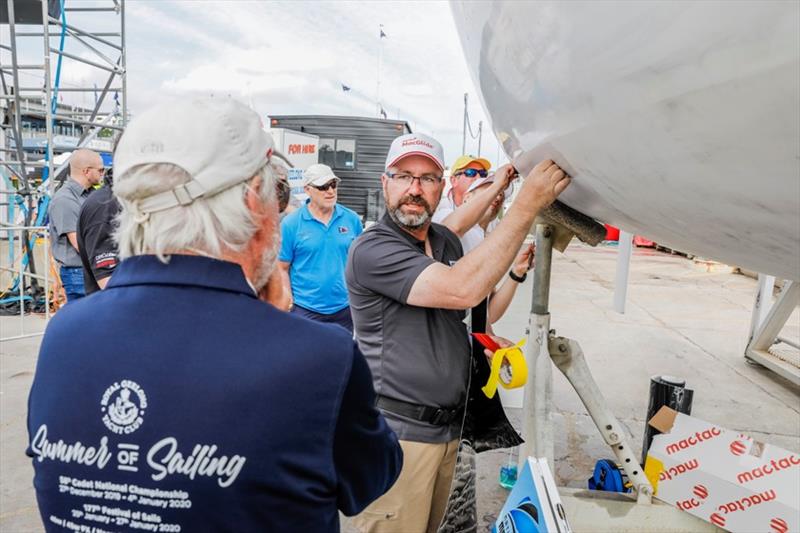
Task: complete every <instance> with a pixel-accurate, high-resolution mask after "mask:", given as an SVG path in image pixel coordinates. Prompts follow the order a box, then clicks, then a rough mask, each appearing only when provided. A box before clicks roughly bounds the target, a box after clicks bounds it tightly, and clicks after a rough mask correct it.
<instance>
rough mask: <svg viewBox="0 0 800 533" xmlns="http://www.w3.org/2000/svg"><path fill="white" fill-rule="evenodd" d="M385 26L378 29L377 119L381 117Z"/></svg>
mask: <svg viewBox="0 0 800 533" xmlns="http://www.w3.org/2000/svg"><path fill="white" fill-rule="evenodd" d="M384 35H385V34H384V33H383V24H380V25H379V27H378V73H377V76H376V78H377V86H376V88H375V104H376V107H377V110H376V112H377V115H376V116H377V117H378V118H380V116H381V65H382V63H383V37H384Z"/></svg>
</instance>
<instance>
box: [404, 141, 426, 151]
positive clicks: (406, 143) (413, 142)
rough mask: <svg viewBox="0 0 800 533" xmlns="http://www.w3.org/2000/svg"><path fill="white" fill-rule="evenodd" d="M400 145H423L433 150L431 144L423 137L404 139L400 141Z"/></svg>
mask: <svg viewBox="0 0 800 533" xmlns="http://www.w3.org/2000/svg"><path fill="white" fill-rule="evenodd" d="M402 146H424V147H426V148H430V149H431V150H433V145H432V144H431V143H429V142H427V141H425V140H423V139H416V138H414V139H406V140H405V141H403V142H402Z"/></svg>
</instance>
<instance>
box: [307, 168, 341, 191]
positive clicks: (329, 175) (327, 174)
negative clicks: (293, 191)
mask: <svg viewBox="0 0 800 533" xmlns="http://www.w3.org/2000/svg"><path fill="white" fill-rule="evenodd" d="M331 180H336V181H337V182H339V181H341V180H340V179H339V176H337V175H336V174H334V173H333V170H332V169H331V167H329V166H328V165H323V164H322V163H317V164H316V165H311V166H310V167H308V168H307V169H305V170H304V171H303V187H306V186H308V185H313V186H314V187H322V186H323V185H325V184H326V183H328V182H329V181H331Z"/></svg>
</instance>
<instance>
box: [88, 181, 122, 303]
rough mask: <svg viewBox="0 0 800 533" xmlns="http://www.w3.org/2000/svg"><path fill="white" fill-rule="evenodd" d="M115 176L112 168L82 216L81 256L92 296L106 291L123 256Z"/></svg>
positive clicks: (90, 199) (89, 199)
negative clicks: (116, 229)
mask: <svg viewBox="0 0 800 533" xmlns="http://www.w3.org/2000/svg"><path fill="white" fill-rule="evenodd" d="M112 185H113V174H112V169H108V171H107V172H106V175H105V177H104V178H103V186H102V187H101V188H100V189H98V190H96V191H93V192H92V193H91V194H90V195H89V197H88V198H87V199H86V201H85V202H84V203H83V206H82V207H81V211H80V215H79V216H78V253H79V254H80V256H81V263H82V264H83V285H84V288H85V289H86V294H87V295H89V294H91V293H93V292H97V291H99V290H100V289H103V288H105V286H106V283H108V280H109V279H111V274H113V273H114V269H115V268H117V263H119V256H118V252H117V244H116V243H115V242H114V239H113V238H112V235H113V233H114V219H115V218H116V216H117V213H119V211H120V208H121V207H120V204H119V202H118V201H117V199H116V198H115V197H114V193H113V190H112Z"/></svg>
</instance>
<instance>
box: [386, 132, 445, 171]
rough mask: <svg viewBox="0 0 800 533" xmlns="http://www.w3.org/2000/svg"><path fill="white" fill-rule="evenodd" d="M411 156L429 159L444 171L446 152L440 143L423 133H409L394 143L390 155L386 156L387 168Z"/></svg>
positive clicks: (390, 148)
mask: <svg viewBox="0 0 800 533" xmlns="http://www.w3.org/2000/svg"><path fill="white" fill-rule="evenodd" d="M410 155H421V156H424V157H427V158H428V159H430V160H431V161H433V162H434V163H436V166H438V167H439V169H441V170H444V150H443V149H442V145H441V144H439V141H437V140H436V139H434V138H433V137H429V136H427V135H423V134H422V133H408V134H406V135H401V136H400V137H397V138H396V139H395V140H394V141H392V145H391V146H390V147H389V154H388V155H387V156H386V168H387V169H389V168H391V167H393V166H394V165H395V164H396V163H397V162H398V161H400V160H401V159H403V158H404V157H407V156H410Z"/></svg>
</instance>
